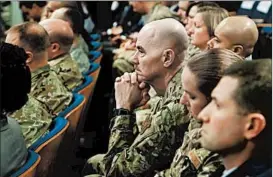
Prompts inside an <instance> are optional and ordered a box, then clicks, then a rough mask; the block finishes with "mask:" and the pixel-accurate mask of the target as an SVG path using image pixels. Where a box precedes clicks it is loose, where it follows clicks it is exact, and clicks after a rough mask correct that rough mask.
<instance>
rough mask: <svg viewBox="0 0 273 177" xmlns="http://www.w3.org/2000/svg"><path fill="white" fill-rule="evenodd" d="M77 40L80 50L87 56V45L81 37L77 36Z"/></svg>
mask: <svg viewBox="0 0 273 177" xmlns="http://www.w3.org/2000/svg"><path fill="white" fill-rule="evenodd" d="M78 40H79V45H80V47H81V48H82V50H83V51H84V53H85V54H86V55H88V53H89V47H88V45H87V43H86V42H85V40H84V39H83V37H82V35H79V37H78Z"/></svg>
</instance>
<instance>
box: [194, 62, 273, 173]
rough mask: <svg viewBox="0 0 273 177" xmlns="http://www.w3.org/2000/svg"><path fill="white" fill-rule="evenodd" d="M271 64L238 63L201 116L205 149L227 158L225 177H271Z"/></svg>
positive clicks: (223, 80) (225, 75)
mask: <svg viewBox="0 0 273 177" xmlns="http://www.w3.org/2000/svg"><path fill="white" fill-rule="evenodd" d="M271 64H272V63H271V60H270V59H263V60H256V61H244V62H242V63H235V64H234V65H232V66H231V67H230V68H228V69H227V70H226V71H225V74H224V76H223V78H222V79H221V81H220V82H219V84H218V85H217V87H216V88H215V89H214V90H213V92H212V95H211V97H212V101H211V102H210V103H209V104H208V105H207V106H206V107H205V108H204V109H203V110H202V111H201V112H200V114H199V115H198V119H200V120H201V121H202V123H203V125H202V137H201V143H202V146H203V147H204V148H206V149H209V150H210V151H213V152H217V153H219V154H220V155H221V156H222V157H223V163H224V166H225V171H224V173H223V175H222V177H247V176H248V177H252V176H255V177H267V176H271V173H272V167H271V161H272V81H271V80H272V76H271V73H272V68H271Z"/></svg>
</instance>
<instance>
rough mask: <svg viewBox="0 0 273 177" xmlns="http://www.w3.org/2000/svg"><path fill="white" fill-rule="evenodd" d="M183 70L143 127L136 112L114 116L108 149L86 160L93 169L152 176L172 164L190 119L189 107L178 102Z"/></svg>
mask: <svg viewBox="0 0 273 177" xmlns="http://www.w3.org/2000/svg"><path fill="white" fill-rule="evenodd" d="M181 71H182V70H180V72H178V73H177V74H176V75H175V76H174V77H173V78H172V80H171V81H170V82H169V84H168V88H167V90H166V93H165V95H164V97H163V98H162V99H160V100H159V101H158V102H157V103H156V105H154V107H153V108H152V109H151V113H150V114H149V116H148V117H147V118H146V120H145V121H144V122H143V123H142V125H141V129H138V128H137V126H136V120H135V116H131V115H120V116H116V117H114V118H113V119H112V121H111V135H110V141H109V149H108V152H107V153H106V154H102V155H96V156H93V157H91V158H90V159H89V160H88V161H87V163H88V164H89V166H88V167H89V168H90V171H92V173H98V174H100V175H106V176H113V177H121V176H151V175H154V174H155V173H156V171H157V170H162V169H165V168H166V167H168V166H169V164H170V163H171V160H172V158H173V156H174V154H175V150H176V149H177V148H178V147H179V146H180V145H181V144H182V140H183V136H184V132H185V130H186V129H187V127H188V123H189V117H188V112H187V110H186V108H185V107H184V106H183V105H181V104H179V99H180V97H181V95H182V92H183V91H182V86H181V79H180V77H181Z"/></svg>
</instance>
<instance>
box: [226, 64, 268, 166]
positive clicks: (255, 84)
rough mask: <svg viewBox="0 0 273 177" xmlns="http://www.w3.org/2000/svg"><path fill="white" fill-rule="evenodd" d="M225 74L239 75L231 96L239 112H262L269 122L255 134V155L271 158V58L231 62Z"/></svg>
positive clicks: (233, 76)
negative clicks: (232, 63)
mask: <svg viewBox="0 0 273 177" xmlns="http://www.w3.org/2000/svg"><path fill="white" fill-rule="evenodd" d="M224 76H230V77H232V78H236V79H238V86H237V89H236V90H235V91H234V92H233V94H232V96H233V98H234V100H235V102H236V103H237V106H238V107H239V108H241V109H239V114H249V113H260V114H262V115H263V116H264V117H265V121H266V126H265V128H264V129H263V130H262V132H261V133H260V134H259V135H258V136H257V137H256V138H255V140H256V145H257V146H256V152H254V154H253V156H255V158H259V159H262V160H263V161H264V162H267V161H268V160H269V163H271V162H272V60H271V59H262V60H254V61H244V62H242V63H237V64H234V65H232V66H230V67H229V68H228V69H226V71H225V72H224Z"/></svg>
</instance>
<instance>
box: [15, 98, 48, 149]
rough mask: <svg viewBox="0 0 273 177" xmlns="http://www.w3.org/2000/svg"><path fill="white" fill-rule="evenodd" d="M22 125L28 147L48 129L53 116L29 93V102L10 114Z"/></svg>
mask: <svg viewBox="0 0 273 177" xmlns="http://www.w3.org/2000/svg"><path fill="white" fill-rule="evenodd" d="M10 117H12V118H14V119H15V120H16V121H17V122H18V123H19V125H20V126H21V129H22V132H23V136H24V138H25V141H26V145H27V147H29V146H30V145H32V144H33V143H34V142H35V141H37V140H38V139H39V138H40V137H41V136H42V135H44V134H45V133H46V132H47V131H48V127H49V126H50V124H51V122H52V119H53V117H51V115H50V114H49V113H48V112H47V111H46V110H45V109H44V108H43V107H42V105H41V103H40V102H39V101H37V100H36V99H35V98H33V97H32V96H30V95H28V101H27V103H26V104H25V105H24V106H23V107H22V108H21V109H19V110H18V111H15V112H14V113H12V114H11V115H10Z"/></svg>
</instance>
